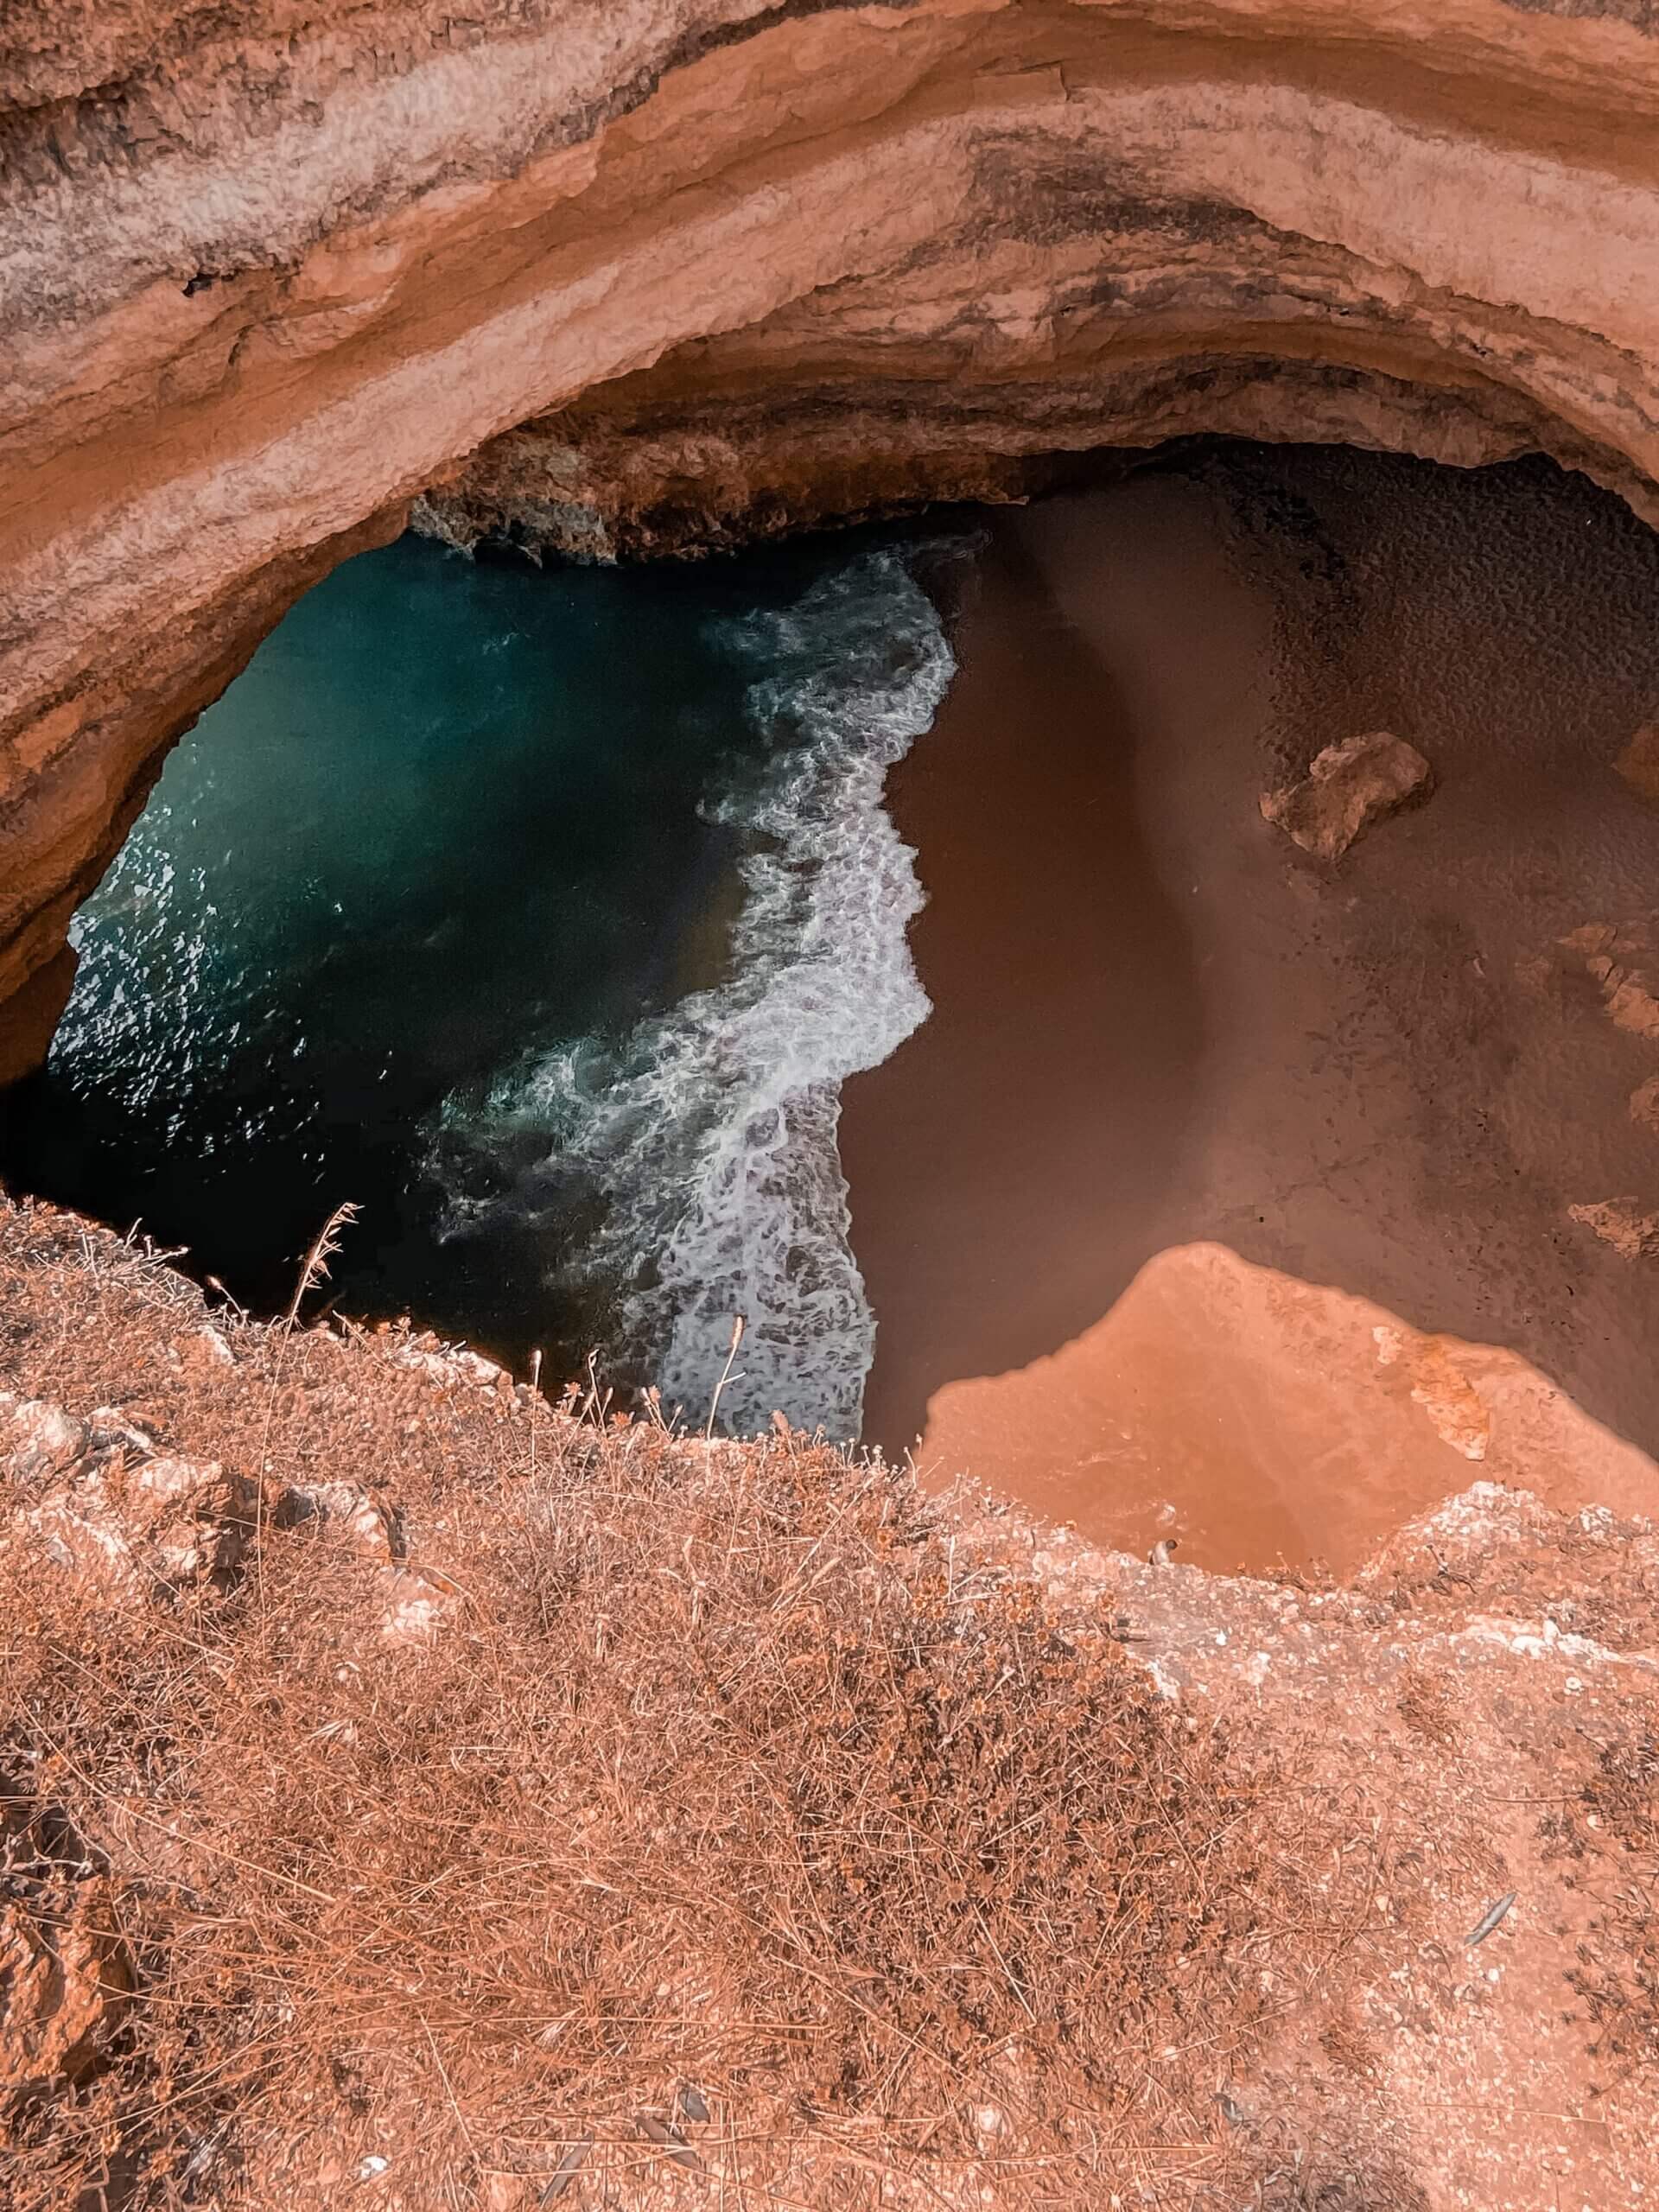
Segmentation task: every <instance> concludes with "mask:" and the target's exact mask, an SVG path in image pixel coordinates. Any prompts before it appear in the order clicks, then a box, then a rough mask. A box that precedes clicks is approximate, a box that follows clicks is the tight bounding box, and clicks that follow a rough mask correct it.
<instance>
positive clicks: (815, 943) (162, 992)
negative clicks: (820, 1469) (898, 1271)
mask: <svg viewBox="0 0 1659 2212" xmlns="http://www.w3.org/2000/svg"><path fill="white" fill-rule="evenodd" d="M948 668H949V655H948V652H947V651H946V649H945V647H944V641H943V636H942V633H941V632H940V630H939V626H938V618H937V617H936V616H935V614H934V613H933V609H932V605H931V601H929V600H928V598H927V597H926V595H925V593H923V592H922V591H921V590H919V589H918V586H917V584H916V582H915V581H914V579H913V575H912V559H911V556H909V555H908V554H907V553H906V552H905V551H904V550H903V549H902V547H900V546H899V545H898V544H897V543H895V542H891V541H886V540H880V539H874V538H870V537H865V538H861V539H857V540H849V539H846V538H842V539H837V540H836V541H834V542H833V543H819V544H817V545H814V544H810V543H809V544H805V545H803V546H800V547H796V548H791V549H789V550H787V551H785V553H783V554H777V553H773V554H772V555H770V556H768V557H767V558H766V560H765V561H764V562H762V561H759V560H756V561H745V562H728V563H703V564H698V565H695V566H670V567H664V568H657V569H647V570H641V571H632V572H606V571H582V570H576V571H569V570H567V571H559V572H549V573H542V572H539V571H537V570H535V569H531V568H529V567H527V566H524V565H522V564H518V563H513V564H507V563H499V564H494V565H486V564H484V563H480V564H478V565H475V566H474V565H472V564H469V563H465V562H462V561H461V560H458V559H457V558H456V557H454V556H453V555H449V554H448V553H446V552H444V551H442V550H440V549H438V548H436V547H435V546H433V545H430V544H429V543H424V542H423V541H420V540H416V539H406V540H404V541H403V542H402V543H398V544H397V545H394V546H391V547H390V548H388V549H386V550H384V551H381V552H377V553H372V554H368V555H365V556H362V557H360V558H359V559H358V560H355V561H353V562H351V563H348V564H347V565H346V567H344V568H343V569H340V570H338V571H337V572H336V573H335V574H334V575H333V576H331V577H330V578H329V579H328V580H327V582H325V583H323V584H322V585H321V587H319V588H317V589H316V590H315V591H314V592H313V593H311V594H309V596H308V598H307V599H305V600H304V601H302V603H301V604H300V605H299V606H298V607H296V609H295V610H294V611H293V612H292V613H290V615H289V617H288V619H287V620H285V621H284V622H283V624H282V626H280V628H279V629H278V630H277V632H275V633H274V634H273V635H272V636H271V638H270V639H269V640H268V641H267V642H266V644H265V645H264V646H263V647H262V648H261V650H260V652H259V653H258V654H257V657H256V658H255V660H254V662H253V664H251V667H250V669H249V670H248V671H247V672H246V673H245V675H244V676H243V677H241V678H240V679H239V680H238V683H236V684H234V685H233V686H232V689H231V690H230V691H229V692H228V693H227V694H226V696H225V697H224V698H223V699H222V700H221V701H220V702H219V703H218V704H217V705H216V706H215V707H213V709H211V710H210V711H209V712H208V713H207V715H204V716H203V717H202V720H201V722H200V725H199V727H198V728H197V729H196V731H195V732H194V734H192V735H191V736H190V737H189V738H188V739H187V740H186V741H184V742H183V743H182V744H181V745H180V746H179V747H178V748H177V749H176V750H175V753H173V755H172V756H171V758H170V760H168V765H167V767H166V769H165V772H164V773H163V775H162V779H161V782H160V784H159V785H158V786H157V790H156V794H155V797H154V798H153V799H152V801H151V804H150V805H149V809H148V810H147V811H146V813H145V814H144V816H143V819H142V820H141V822H140V823H139V824H138V826H137V829H135V831H134V833H133V835H132V836H131V838H130V842H129V843H128V845H127V847H126V848H125V849H124V852H123V853H122V855H121V856H120V858H119V860H118V862H117V864H116V866H115V868H113V869H112V871H111V874H110V876H109V877H108V878H107V880H105V884H104V885H103V887H101V889H100V890H99V893H98V894H97V895H96V897H95V898H94V899H92V901H91V902H90V903H89V905H88V906H87V907H86V909H84V910H83V912H82V914H81V916H80V917H79V920H78V923H77V926H76V932H75V938H76V942H77V944H78V946H79V952H80V959H81V966H80V969H79V978H78V982H77V987H76V989H75V993H74V996H73V1000H72V1001H71V1004H70V1007H69V1010H68V1014H67V1017H66V1020H65V1021H64V1024H63V1027H62V1028H61V1031H60V1035H59V1037H58V1039H57V1042H56V1044H55V1046H54V1051H53V1053H52V1057H51V1060H50V1062H49V1065H48V1068H47V1070H46V1071H45V1072H44V1073H43V1074H42V1075H41V1077H38V1078H37V1079H35V1080H34V1081H33V1082H31V1083H29V1084H27V1085H25V1086H23V1087H22V1088H21V1089H20V1090H18V1091H17V1092H16V1093H14V1094H13V1096H12V1097H11V1099H10V1104H9V1109H8V1125H7V1128H6V1130H5V1135H4V1149H3V1155H0V1165H3V1168H4V1172H5V1173H6V1176H7V1179H8V1180H9V1181H10V1182H12V1183H13V1184H14V1185H16V1186H17V1187H21V1188H26V1189H29V1190H33V1191H36V1192H43V1193H45V1194H48V1195H49V1196H51V1197H54V1198H58V1199H60V1200H61V1201H63V1202H65V1203H68V1204H71V1205H75V1206H77V1207H80V1208H83V1209H85V1210H86V1211H89V1212H91V1213H92V1214H95V1215H97V1216H99V1217H103V1218H105V1219H108V1220H111V1221H112V1222H115V1223H116V1224H118V1225H120V1226H123V1227H124V1226H125V1225H126V1224H129V1223H130V1222H132V1221H133V1220H134V1219H135V1218H138V1219H142V1221H143V1225H144V1228H145V1229H146V1230H148V1231H149V1233H150V1234H151V1235H153V1236H155V1237H156V1238H157V1239H158V1240H159V1241H164V1242H166V1243H181V1244H184V1245H186V1246H188V1248H189V1254H190V1259H189V1262H188V1263H189V1264H190V1265H191V1266H192V1267H193V1268H194V1269H195V1270H196V1271H197V1272H198V1273H199V1274H208V1273H212V1274H215V1275H217V1276H219V1278H220V1279H221V1280H222V1281H224V1283H225V1284H226V1286H227V1287H229V1288H230V1289H231V1290H232V1292H233V1293H234V1294H235V1295H236V1296H237V1297H238V1298H239V1299H240V1300H243V1301H245V1303H247V1304H249V1305H250V1306H254V1307H256V1308H264V1309H270V1308H273V1307H276V1306H280V1305H281V1304H283V1302H285V1300H286V1299H287V1297H288V1295H289V1290H290V1288H291V1287H292V1283H293V1281H294V1277H295V1271H296V1266H297V1264H298V1259H299V1255H300V1254H301V1253H302V1251H303V1249H304V1248H305V1246H306V1245H307V1243H308V1241H309V1239H310V1238H311V1236H313V1235H314V1234H315V1230H316V1229H317V1228H318V1226H319V1224H321V1221H322V1220H323V1218H324V1217H326V1216H327V1213H328V1212H329V1211H330V1210H331V1209H332V1208H333V1207H334V1205H337V1204H338V1203H340V1201H341V1200H343V1199H352V1200H354V1201H356V1202H358V1203H359V1205H361V1206H362V1207H363V1210H364V1211H363V1216H362V1219H361V1221H360V1223H359V1225H358V1226H357V1227H356V1229H355V1230H353V1232H352V1234H351V1236H350V1237H349V1240H348V1243H347V1248H346V1253H345V1255H344V1256H343V1258H342V1260H341V1261H340V1262H339V1263H338V1264H337V1267H336V1271H335V1280H334V1294H335V1295H336V1296H337V1298H338V1300H339V1303H340V1306H341V1307H342V1309H343V1310H345V1311H347V1312H352V1313H377V1314H385V1313H401V1312H404V1311H410V1312H413V1313H416V1315H417V1316H418V1317H419V1318H420V1319H423V1321H426V1322H429V1323H430V1324H431V1325H435V1326H436V1327H438V1328H439V1329H440V1330H442V1331H446V1332H453V1333H454V1334H457V1335H460V1334H463V1333H464V1334H466V1335H467V1336H468V1337H470V1338H472V1339H473V1340H474V1341H476V1342H480V1343H483V1344H488V1345H490V1346H492V1347H493V1348H495V1349H497V1350H499V1351H502V1352H505V1354H507V1355H509V1356H511V1357H515V1358H522V1357H524V1355H525V1354H526V1353H527V1351H528V1350H529V1348H530V1347H531V1346H532V1345H539V1346H541V1347H543V1349H544V1350H545V1351H546V1354H547V1358H548V1363H549V1371H550V1373H555V1374H556V1373H558V1372H559V1371H560V1370H563V1371H564V1372H567V1373H573V1372H575V1371H576V1370H577V1368H579V1366H580V1363H581V1361H582V1357H583V1356H584V1354H585V1351H586V1350H587V1348H588V1346H589V1345H591V1344H597V1345H600V1346H601V1347H602V1348H605V1349H606V1351H607V1357H608V1358H609V1359H610V1360H611V1361H612V1362H613V1371H615V1372H617V1373H618V1374H619V1376H620V1378H621V1379H622V1380H624V1381H626V1380H628V1379H641V1378H643V1376H645V1374H647V1373H664V1374H666V1376H667V1379H668V1380H669V1382H670V1383H671V1385H677V1386H678V1387H679V1388H680V1389H682V1391H683V1394H684V1395H686V1396H688V1397H690V1395H694V1394H696V1393H697V1392H700V1391H701V1390H702V1389H703V1387H704V1384H705V1381H706V1379H707V1377H708V1373H709V1365H710V1362H711V1361H714V1359H715V1351H716V1349H718V1350H719V1351H721V1352H723V1349H724V1342H725V1338H726V1336H727V1333H728V1331H729V1326H730V1315H731V1312H732V1311H733V1310H734V1309H739V1308H741V1310H745V1311H746V1312H747V1313H749V1315H750V1317H751V1320H752V1324H753V1327H754V1329H755V1331H756V1332H757V1351H758V1359H757V1361H756V1362H754V1363H752V1367H753V1370H754V1371H755V1376H756V1390H757V1393H758V1395H756V1396H755V1399H754V1404H753V1408H752V1410H753V1412H754V1414H756V1416H757V1417H758V1418H761V1419H763V1418H764V1417H765V1409H766V1407H769V1406H770V1405H771V1404H772V1403H781V1404H784V1405H785V1407H786V1408H789V1409H790V1410H791V1411H792V1412H794V1413H795V1414H797V1415H798V1416H800V1417H809V1418H823V1417H829V1418H830V1419H831V1420H832V1421H838V1425H839V1426H840V1427H842V1428H843V1429H844V1428H845V1427H846V1426H847V1424H848V1422H849V1421H851V1422H852V1423H853V1425H855V1424H856V1411H857V1408H856V1398H857V1394H858V1390H859V1389H861V1366H860V1362H861V1360H864V1359H866V1358H867V1351H866V1350H865V1349H864V1348H862V1345H861V1332H864V1333H866V1334H867V1333H868V1312H867V1309H865V1308H864V1307H863V1304H862V1299H861V1284H860V1282H859V1279H858V1276H857V1270H856V1268H855V1264H854V1263H853V1262H852V1259H851V1255H850V1252H849V1250H848V1249H846V1236H845V1203H844V1202H845V1187H844V1185H842V1183H841V1182H840V1178H839V1167H838V1160H836V1154H835V1122H836V1115H837V1114H838V1110H839V1080H840V1077H841V1076H842V1074H844V1073H847V1072H849V1071H851V1069H852V1068H853V1067H855V1066H857V1065H867V1064H868V1060H869V1056H870V1054H872V1053H876V1054H878V1055H880V1054H881V1053H883V1052H886V1051H887V1050H891V1049H892V1046H893V1042H894V1041H896V1039H897V1038H898V1037H899V1036H902V1035H903V1034H904V1033H906V1030H907V1028H908V1027H913V1026H914V1022H915V1020H918V1019H920V1018H921V1015H922V1014H923V1013H925V1005H926V1002H925V999H923V998H921V996H920V994H919V989H918V987H917V986H916V985H915V983H914V976H913V971H912V970H911V969H910V967H909V962H908V955H907V952H906V950H905V944H904V929H905V923H906V919H907V918H908V914H909V912H911V911H913V906H914V903H915V897H916V894H915V890H914V879H913V876H912V874H911V872H910V855H909V854H908V852H907V851H906V849H904V848H903V847H902V846H901V845H899V843H898V841H897V839H896V836H893V833H892V830H891V825H890V824H888V823H887V821H886V817H885V815H884V814H883V813H882V812H881V809H880V783H881V779H882V777H883V775H884V774H885V772H886V765H887V761H889V760H891V759H893V758H896V757H897V754H898V753H899V752H901V751H902V750H903V749H904V747H905V745H906V744H907V743H908V742H909V741H910V738H911V737H912V736H913V735H915V734H918V731H919V729H920V728H924V727H925V724H926V721H927V720H928V719H929V718H930V717H931V711H932V706H933V704H934V703H936V701H937V696H938V693H939V691H940V690H942V688H943V683H944V677H945V675H946V674H947V673H948ZM861 933H862V934H863V935H864V937H865V938H868V942H867V943H865V944H863V945H862V947H860V946H859V945H857V944H855V942H854V940H855V938H857V937H858V936H859V935H860V934H861ZM826 1138H827V1147H828V1148H827V1152H826ZM826 1301H827V1304H826ZM791 1307H792V1308H794V1309H796V1310H794V1311H793V1312H791V1311H790V1310H789V1309H791ZM774 1309H775V1310H774ZM832 1309H833V1310H832ZM826 1317H827V1318H828V1320H829V1324H830V1325H831V1327H830V1333H831V1336H832V1337H833V1334H834V1325H837V1324H838V1325H839V1326H840V1327H841V1329H842V1335H843V1336H844V1337H845V1336H847V1334H848V1332H849V1331H850V1332H851V1335H850V1338H849V1341H848V1344H847V1345H846V1347H845V1348H844V1350H845V1357H844V1358H843V1359H842V1362H841V1368H842V1370H844V1371H837V1373H836V1375H834V1376H831V1377H829V1379H827V1380H826V1378H825V1376H823V1374H821V1373H819V1372H817V1371H816V1370H815V1371H812V1372H807V1371H805V1370H803V1369H802V1368H801V1365H800V1361H801V1358H802V1357H808V1355H806V1353H805V1352H804V1347H806V1346H807V1345H808V1344H810V1339H811V1333H812V1331H813V1329H814V1328H815V1327H816V1328H817V1329H818V1330H819V1331H820V1332H822V1330H823V1326H824V1325H825V1324H826ZM855 1339H857V1340H858V1341H855ZM809 1364H810V1358H809ZM715 1366H716V1368H717V1361H715ZM854 1370H857V1376H856V1381H855V1376H854ZM763 1401H764V1402H765V1405H764V1406H763Z"/></svg>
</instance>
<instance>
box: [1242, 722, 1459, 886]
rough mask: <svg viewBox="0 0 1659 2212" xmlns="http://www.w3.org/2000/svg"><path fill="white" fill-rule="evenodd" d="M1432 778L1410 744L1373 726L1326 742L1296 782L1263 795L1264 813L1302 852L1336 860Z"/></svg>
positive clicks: (1418, 795)
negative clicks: (1357, 734) (1334, 742)
mask: <svg viewBox="0 0 1659 2212" xmlns="http://www.w3.org/2000/svg"><path fill="white" fill-rule="evenodd" d="M1433 780H1434V773H1433V769H1432V768H1431V767H1430V766H1429V765H1428V762H1427V760H1425V759H1424V758H1423V756H1422V754H1421V753H1420V752H1419V751H1418V750H1417V748H1416V747H1415V746H1414V745H1408V744H1407V742H1406V741H1405V740H1404V738H1402V737H1395V736H1392V735H1390V734H1389V732H1388V731H1387V730H1373V731H1370V732H1369V733H1368V734H1366V735H1364V736H1363V737H1349V738H1344V740H1343V741H1342V742H1341V743H1340V744H1339V745H1327V746H1326V747H1325V750H1324V752H1323V753H1320V754H1319V756H1318V758H1317V759H1316V760H1314V762H1313V766H1312V767H1311V768H1310V769H1309V770H1308V772H1307V774H1306V776H1305V777H1304V778H1303V779H1302V780H1301V782H1300V783H1299V784H1292V785H1289V786H1288V787H1287V789H1285V790H1284V791H1266V792H1264V793H1263V794H1262V815H1263V817H1264V818H1265V819H1266V820H1267V821H1268V822H1271V823H1274V824H1276V826H1277V827H1278V828H1279V829H1282V830H1283V831H1284V833H1285V835H1286V836H1287V837H1288V838H1290V839H1291V841H1292V842H1293V843H1295V844H1298V845H1300V847H1301V849H1302V850H1303V851H1304V852H1305V853H1312V854H1313V857H1314V858H1315V859H1316V860H1321V861H1338V860H1340V859H1341V858H1342V856H1343V855H1344V853H1345V852H1346V851H1347V849H1348V848H1349V847H1350V845H1351V844H1352V843H1353V842H1354V840H1355V838H1356V837H1357V836H1359V834H1360V832H1361V831H1362V830H1363V829H1369V828H1370V825H1371V824H1372V823H1374V822H1380V821H1381V820H1382V819H1383V817H1384V816H1386V815H1389V814H1394V813H1395V812H1397V811H1398V810H1399V809H1400V808H1401V807H1402V806H1405V805H1407V804H1409V803H1410V802H1411V801H1412V800H1414V799H1418V798H1427V795H1428V792H1429V791H1430V789H1431V788H1432V786H1433Z"/></svg>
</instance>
